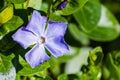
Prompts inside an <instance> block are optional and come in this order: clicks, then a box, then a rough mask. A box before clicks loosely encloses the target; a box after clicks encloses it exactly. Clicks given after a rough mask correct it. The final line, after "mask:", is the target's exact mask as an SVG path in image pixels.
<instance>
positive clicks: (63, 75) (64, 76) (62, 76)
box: [57, 74, 68, 80]
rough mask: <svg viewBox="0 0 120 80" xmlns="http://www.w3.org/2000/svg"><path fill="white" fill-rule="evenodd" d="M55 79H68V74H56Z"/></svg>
mask: <svg viewBox="0 0 120 80" xmlns="http://www.w3.org/2000/svg"><path fill="white" fill-rule="evenodd" d="M57 80H68V76H67V74H61V75H59V76H58V79H57Z"/></svg>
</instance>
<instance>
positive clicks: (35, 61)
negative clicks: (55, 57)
mask: <svg viewBox="0 0 120 80" xmlns="http://www.w3.org/2000/svg"><path fill="white" fill-rule="evenodd" d="M25 58H26V60H27V62H28V63H29V64H30V65H31V67H32V68H34V67H36V66H38V65H40V64H42V63H43V62H45V61H47V60H48V59H49V58H50V57H49V56H48V55H47V54H46V53H45V48H44V45H38V44H36V45H35V46H34V47H33V48H32V49H31V50H30V51H29V52H27V53H26V55H25Z"/></svg>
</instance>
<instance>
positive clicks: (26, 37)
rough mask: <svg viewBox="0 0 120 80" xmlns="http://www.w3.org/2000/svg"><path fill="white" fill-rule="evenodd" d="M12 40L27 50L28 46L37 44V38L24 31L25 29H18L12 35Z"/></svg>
mask: <svg viewBox="0 0 120 80" xmlns="http://www.w3.org/2000/svg"><path fill="white" fill-rule="evenodd" d="M12 38H13V40H14V41H16V42H17V43H19V44H20V45H21V46H22V47H23V48H24V49H26V48H28V47H29V46H30V45H33V44H35V43H37V36H36V35H35V34H33V33H32V32H31V31H29V30H27V29H25V27H21V28H19V29H18V30H17V32H16V33H15V34H13V35H12Z"/></svg>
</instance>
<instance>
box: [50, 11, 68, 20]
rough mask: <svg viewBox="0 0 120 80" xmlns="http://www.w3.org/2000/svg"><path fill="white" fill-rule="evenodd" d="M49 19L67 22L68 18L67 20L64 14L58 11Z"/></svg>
mask: <svg viewBox="0 0 120 80" xmlns="http://www.w3.org/2000/svg"><path fill="white" fill-rule="evenodd" d="M49 20H52V21H59V22H61V21H63V22H67V20H66V19H65V18H64V17H62V16H61V15H60V14H59V13H57V12H56V13H52V14H50V16H49Z"/></svg>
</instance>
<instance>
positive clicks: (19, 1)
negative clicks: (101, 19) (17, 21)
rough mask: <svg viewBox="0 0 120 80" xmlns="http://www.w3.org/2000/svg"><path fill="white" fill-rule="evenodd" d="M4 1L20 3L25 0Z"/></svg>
mask: <svg viewBox="0 0 120 80" xmlns="http://www.w3.org/2000/svg"><path fill="white" fill-rule="evenodd" d="M6 1H8V2H11V3H15V4H21V3H24V2H25V1H26V0H6Z"/></svg>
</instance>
